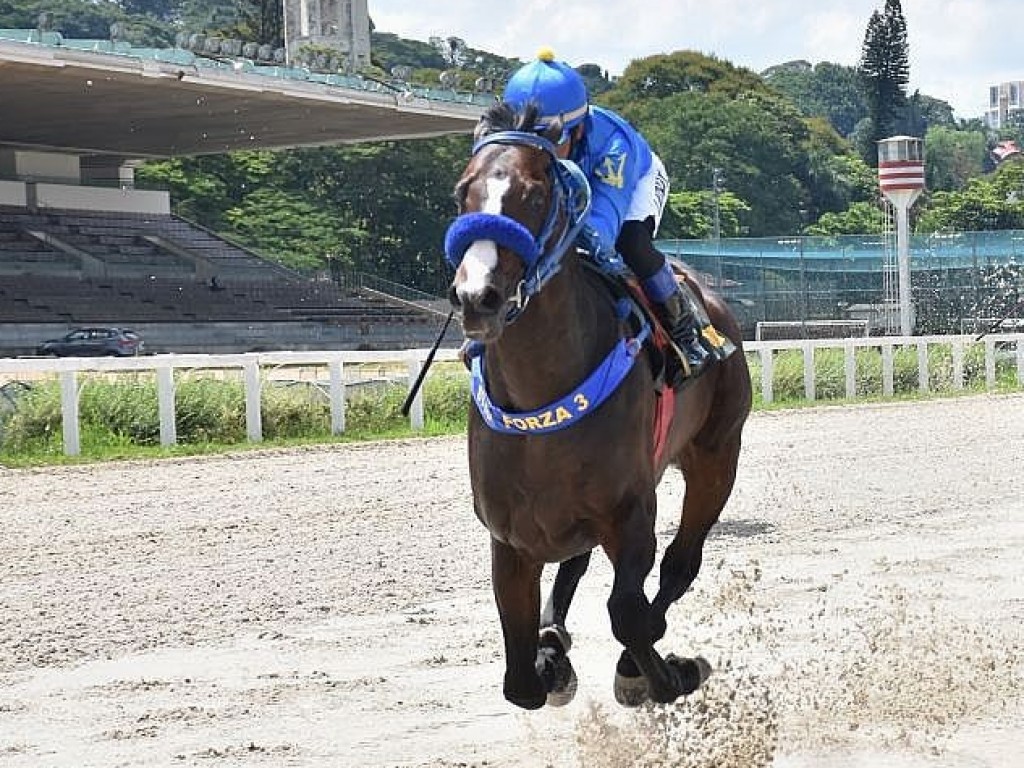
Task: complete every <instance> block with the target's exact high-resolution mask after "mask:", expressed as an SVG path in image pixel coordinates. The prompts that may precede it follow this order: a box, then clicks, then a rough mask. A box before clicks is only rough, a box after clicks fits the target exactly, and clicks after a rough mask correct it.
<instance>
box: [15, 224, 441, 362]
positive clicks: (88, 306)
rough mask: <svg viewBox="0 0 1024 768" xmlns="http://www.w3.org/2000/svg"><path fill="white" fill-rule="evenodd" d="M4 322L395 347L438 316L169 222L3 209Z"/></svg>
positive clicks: (421, 331) (425, 329) (426, 332)
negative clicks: (245, 333) (375, 338)
mask: <svg viewBox="0 0 1024 768" xmlns="http://www.w3.org/2000/svg"><path fill="white" fill-rule="evenodd" d="M214 278H215V280H214ZM0 323H7V324H24V325H54V324H60V325H64V326H67V327H74V326H77V325H87V324H88V325H94V324H97V325H120V326H144V325H147V324H148V325H153V324H163V325H169V324H182V326H183V327H184V326H185V325H187V326H188V327H191V328H195V329H196V330H195V333H196V334H197V337H198V336H201V334H202V333H203V330H202V327H203V326H204V325H206V326H212V325H213V324H219V325H225V324H249V325H253V324H281V323H285V324H293V325H298V324H307V325H314V326H323V327H332V326H333V327H336V326H352V327H353V328H354V329H355V330H353V333H354V334H356V335H361V336H364V337H365V336H368V335H372V334H373V333H374V331H375V330H376V331H379V332H381V333H382V335H383V336H386V337H387V338H388V339H389V343H390V344H392V345H394V344H395V343H397V341H396V340H397V338H398V330H399V329H398V327H397V326H402V327H408V328H410V329H412V331H413V333H414V335H415V336H416V337H417V338H418V339H419V340H422V338H423V337H424V335H426V336H427V337H429V335H430V332H431V331H430V329H432V328H434V327H436V324H437V317H436V314H435V315H432V314H430V313H429V312H424V311H422V310H419V309H417V308H415V307H414V306H411V305H409V304H408V303H407V302H402V301H400V300H395V301H388V300H387V299H386V298H384V299H382V298H381V296H380V295H379V294H377V293H369V292H368V293H362V294H361V293H360V292H359V291H358V290H355V289H346V288H343V287H342V286H339V285H337V284H335V283H332V282H329V281H323V280H310V279H306V278H304V277H302V276H300V275H297V274H295V273H293V272H291V271H290V270H287V269H284V268H282V267H280V266H278V265H276V264H273V263H271V262H268V261H266V260H263V259H261V258H260V257H259V256H257V255H256V254H253V253H251V252H249V251H247V250H245V249H244V248H242V247H240V246H237V245H235V244H233V243H230V242H228V241H226V240H223V239H221V238H219V237H217V236H216V235H215V234H214V233H212V232H209V231H207V230H205V229H203V228H201V227H198V226H195V225H193V224H191V223H189V222H187V221H184V220H182V219H179V218H176V217H173V216H159V215H152V214H128V213H122V212H112V213H97V212H83V211H54V210H46V211H29V210H27V209H23V208H21V209H19V208H7V207H0ZM386 327H390V328H391V330H387V328H386ZM382 329H383V330H382ZM222 330H223V329H222ZM313 335H314V336H317V334H313ZM365 343H368V344H370V345H371V346H372V341H367V342H365ZM189 346H190V348H195V347H197V346H199V344H198V343H193V344H190V345H189Z"/></svg>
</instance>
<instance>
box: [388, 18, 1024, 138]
mask: <svg viewBox="0 0 1024 768" xmlns="http://www.w3.org/2000/svg"><path fill="white" fill-rule="evenodd" d="M368 2H369V10H370V18H371V19H373V23H374V25H375V28H376V29H377V31H379V32H391V33H393V34H396V35H398V36H399V37H404V38H409V39H412V40H421V41H427V40H429V39H430V38H431V37H433V36H438V37H449V36H453V35H454V36H455V37H460V38H462V39H463V40H465V42H466V44H467V45H468V46H469V47H471V48H475V49H477V50H483V51H487V52H488V53H493V54H497V55H499V56H504V57H508V58H519V59H521V60H523V61H528V60H530V59H532V58H533V56H534V55H535V54H536V51H537V49H538V48H540V47H541V46H550V47H551V48H553V49H554V51H555V53H556V55H557V56H558V58H560V59H562V60H564V61H566V62H568V63H569V64H572V65H573V66H578V65H580V64H586V63H591V64H598V65H599V66H601V67H602V68H603V69H605V70H607V71H608V72H609V74H611V75H617V74H621V72H622V70H623V69H624V68H625V67H626V65H628V64H629V62H630V61H632V60H633V59H640V58H644V57H646V56H653V55H655V54H659V53H672V52H673V51H679V50H693V51H699V52H701V53H705V54H711V55H714V56H716V57H718V58H719V59H725V60H727V61H730V62H732V63H733V64H735V65H737V66H742V67H747V68H748V69H752V70H754V71H756V72H760V71H762V70H764V69H766V68H767V67H770V66H772V65H774V64H781V63H783V62H786V61H792V60H794V59H804V60H806V61H809V62H811V63H812V64H817V63H819V62H822V61H828V62H833V63H836V64H843V65H847V66H856V64H857V62H858V60H859V58H860V52H861V45H862V44H863V42H864V31H865V29H866V28H867V24H868V19H870V17H871V13H872V12H873V11H875V10H877V11H879V12H882V11H883V10H884V8H885V0H818V1H817V2H815V0H589V1H584V0H557V2H555V1H554V0H503V1H502V2H494V0H446V2H444V3H429V2H424V1H423V0H368ZM902 8H903V16H904V18H905V19H906V21H907V40H908V44H909V49H910V84H909V89H908V90H909V93H913V92H914V91H915V90H920V91H921V93H923V94H926V95H928V96H932V97H934V98H937V99H942V100H943V101H946V102H948V103H949V104H950V105H952V107H953V109H954V111H955V113H956V115H957V117H960V118H972V117H980V116H981V115H982V114H983V113H984V111H985V109H986V107H987V105H988V88H989V86H990V85H995V84H997V83H1001V82H1005V81H1008V80H1024V54H1022V53H1021V50H1022V47H1021V44H1020V41H1019V35H1020V30H1022V29H1024V2H1022V0H903V2H902ZM1015 38H1016V39H1015Z"/></svg>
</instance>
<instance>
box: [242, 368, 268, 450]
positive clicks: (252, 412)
mask: <svg viewBox="0 0 1024 768" xmlns="http://www.w3.org/2000/svg"><path fill="white" fill-rule="evenodd" d="M243 367H244V370H245V431H246V434H247V436H248V437H249V440H250V441H252V442H254V443H259V442H262V440H263V415H262V414H261V413H260V401H261V400H262V398H261V397H260V395H261V392H260V364H259V362H258V361H257V360H249V361H247V362H246V363H245V365H244V366H243Z"/></svg>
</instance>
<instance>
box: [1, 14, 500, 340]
mask: <svg viewBox="0 0 1024 768" xmlns="http://www.w3.org/2000/svg"><path fill="white" fill-rule="evenodd" d="M492 98H493V97H487V96H483V95H480V94H476V95H473V94H456V93H455V92H453V91H451V90H438V89H426V88H415V87H411V86H405V85H404V86H403V87H401V88H396V87H394V86H393V85H391V84H388V83H382V82H377V81H375V80H371V79H367V78H362V77H359V76H355V75H346V74H317V73H315V72H310V71H309V70H308V69H306V68H299V67H290V66H287V65H285V64H284V63H278V64H266V65H259V64H255V63H254V62H253V61H250V60H246V59H242V58H235V59H232V58H225V57H222V56H221V57H212V56H206V55H200V54H197V53H194V52H193V51H191V50H187V49H184V48H179V47H175V48H167V49H162V48H160V49H157V48H139V47H134V46H132V45H130V44H129V43H126V42H118V41H113V40H70V39H65V38H63V37H62V36H61V35H60V34H59V33H57V32H50V31H45V30H40V29H34V30H0V105H2V107H3V118H2V119H0V354H6V355H19V354H30V353H31V352H32V351H33V350H34V349H35V346H36V344H37V343H38V342H39V341H41V340H42V339H45V338H50V337H53V336H54V335H59V334H60V333H63V332H64V331H66V330H67V329H69V328H73V327H78V326H83V325H110V326H121V327H131V328H133V329H134V330H136V331H138V332H139V333H140V334H142V335H143V336H144V338H145V339H146V342H147V346H148V349H149V350H150V351H153V352H164V351H174V352H239V351H251V350H258V349H268V348H278V349H323V348H329V349H367V348H370V349H373V348H379V349H387V348H397V347H400V346H401V347H405V346H410V345H412V346H416V345H426V344H428V343H430V342H431V341H432V340H433V338H434V336H435V335H436V332H437V329H438V327H439V326H440V320H439V318H438V312H439V309H438V308H437V306H436V304H435V305H434V306H431V304H430V302H429V301H426V300H427V299H430V298H433V297H427V296H411V295H409V294H408V293H407V292H406V293H404V294H403V293H402V292H401V291H400V290H397V288H398V287H397V286H389V285H387V284H386V283H384V282H383V281H380V283H378V284H376V285H369V284H366V283H362V284H360V285H359V286H354V285H350V286H343V285H338V284H336V283H334V282H331V281H314V280H310V279H307V278H304V277H302V276H300V275H298V274H295V273H292V272H291V271H289V270H287V269H284V268H282V267H280V266H278V265H275V264H273V263H271V262H269V261H267V260H264V259H263V258H260V257H259V256H258V255H257V254H255V253H253V252H251V251H250V250H247V249H246V248H244V247H242V246H240V245H239V244H237V243H234V242H230V241H228V240H226V239H224V238H223V237H220V236H218V235H217V234H215V233H213V232H210V231H208V230H206V229H204V228H202V227H201V226H198V225H196V224H194V223H192V222H189V221H186V220H184V219H182V218H180V217H178V216H175V215H174V214H173V213H172V211H171V201H170V199H169V194H168V193H167V192H165V191H155V190H147V189H138V188H136V186H135V183H134V169H135V168H136V167H137V166H138V165H139V164H140V163H141V162H143V161H145V160H147V159H152V158H169V157H179V156H189V155H201V154H215V153H224V152H231V151H234V150H240V149H282V148H289V147H299V146H324V145H336V144H344V143H354V142H360V141H368V140H384V139H410V138H418V137H430V136H439V135H445V134H459V133H469V132H470V131H471V130H472V127H473V125H474V124H475V123H476V121H477V119H478V118H479V115H480V112H481V110H482V105H483V104H485V103H487V102H488V101H490V100H491V99H492ZM392 288H395V290H392ZM441 319H443V318H441ZM453 343H458V339H455V340H453Z"/></svg>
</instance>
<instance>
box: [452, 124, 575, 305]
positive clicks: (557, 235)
mask: <svg viewBox="0 0 1024 768" xmlns="http://www.w3.org/2000/svg"><path fill="white" fill-rule="evenodd" d="M492 144H501V145H508V146H526V147H533V148H535V149H539V150H540V151H542V152H544V153H546V154H547V155H548V156H549V158H550V160H551V162H550V163H549V164H548V181H549V183H550V185H551V205H550V206H549V209H548V214H547V217H546V218H545V220H544V224H543V226H542V227H541V228H540V232H539V233H538V234H537V235H534V234H533V233H532V232H530V230H529V229H527V228H526V227H525V226H524V225H523V224H521V223H520V222H518V221H516V220H515V219H513V218H512V217H510V216H507V215H505V214H494V213H483V212H474V213H464V214H462V215H460V216H458V217H457V218H456V219H455V221H454V222H452V224H451V226H450V227H449V228H448V232H447V234H446V235H445V256H446V258H447V259H448V263H449V264H451V266H452V267H453V268H458V266H459V264H460V263H461V261H462V257H463V256H464V255H465V253H466V251H467V250H468V249H469V247H470V245H472V244H473V243H474V242H476V241H477V240H493V241H495V242H497V243H498V244H499V245H501V246H504V247H505V248H508V249H509V250H511V251H512V252H513V253H515V254H516V255H517V256H518V257H519V258H520V259H521V260H522V262H523V266H524V273H523V278H522V280H521V281H520V282H519V285H518V286H517V287H516V290H515V292H514V293H513V295H512V296H511V297H510V298H509V308H508V314H507V316H506V318H505V322H506V323H510V322H512V321H513V320H514V319H515V318H516V317H518V315H519V314H520V313H521V312H522V311H523V309H524V308H525V307H526V304H527V302H528V301H529V300H530V298H531V297H532V296H534V295H535V294H537V293H538V292H540V290H541V289H542V288H543V287H544V285H545V284H546V283H547V282H548V281H549V280H550V279H551V278H552V277H554V276H555V275H556V274H558V271H559V270H560V269H561V267H562V257H563V256H564V255H565V253H566V252H567V251H568V249H569V248H570V247H571V246H572V245H573V243H574V242H575V240H576V238H577V236H578V235H579V234H580V232H581V230H582V229H583V226H584V224H585V222H586V219H587V214H588V213H589V211H590V200H591V194H590V184H589V182H588V181H587V178H586V176H585V175H584V173H583V171H582V170H581V169H580V167H579V166H578V165H576V163H574V162H572V161H571V160H562V159H561V158H559V157H558V153H557V151H556V149H555V145H554V144H553V143H552V142H551V141H549V140H548V139H546V138H544V137H543V136H540V135H538V134H536V133H529V132H527V131H498V132H496V133H492V134H489V135H487V136H484V137H482V138H481V139H479V140H478V141H477V142H476V143H475V144H474V145H473V155H474V156H475V155H476V154H477V153H478V152H479V151H480V150H481V149H483V148H484V147H487V146H490V145H492Z"/></svg>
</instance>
